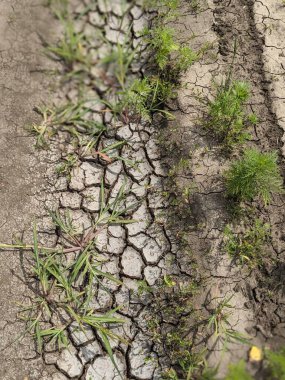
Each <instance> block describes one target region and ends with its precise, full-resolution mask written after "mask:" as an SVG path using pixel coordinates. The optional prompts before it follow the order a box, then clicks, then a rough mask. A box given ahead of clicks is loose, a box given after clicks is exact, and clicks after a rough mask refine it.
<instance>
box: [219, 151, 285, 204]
mask: <svg viewBox="0 0 285 380" xmlns="http://www.w3.org/2000/svg"><path fill="white" fill-rule="evenodd" d="M277 158H278V157H277V152H268V153H262V152H260V151H259V150H257V149H247V150H246V151H245V152H244V156H243V157H242V158H241V159H240V160H237V161H235V162H233V163H232V165H231V167H230V169H229V170H228V172H227V173H226V188H227V193H228V195H229V196H230V197H232V198H234V199H237V200H238V201H252V200H253V199H255V198H259V199H260V200H261V201H262V202H263V203H264V204H265V205H268V204H269V202H270V201H271V197H272V193H276V194H281V193H283V192H284V189H283V178H282V176H281V174H280V170H279V167H278V164H277Z"/></svg>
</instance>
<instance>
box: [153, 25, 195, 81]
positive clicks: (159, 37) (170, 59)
mask: <svg viewBox="0 0 285 380" xmlns="http://www.w3.org/2000/svg"><path fill="white" fill-rule="evenodd" d="M149 34H150V36H149V37H148V38H147V42H148V43H149V45H150V47H151V49H153V51H154V53H155V62H156V64H157V65H158V67H159V69H160V70H165V69H166V68H167V67H168V68H170V67H171V69H172V71H174V72H173V73H172V76H173V77H174V76H175V74H177V73H179V72H181V71H184V70H186V69H187V68H188V67H189V66H191V65H192V64H193V62H195V61H196V60H197V58H198V55H197V54H196V53H195V52H194V51H193V50H192V49H191V48H190V47H188V46H186V45H181V44H180V43H178V42H176V41H175V38H174V37H175V30H174V29H171V28H169V27H165V26H157V27H156V28H154V29H153V30H151V31H150V32H149Z"/></svg>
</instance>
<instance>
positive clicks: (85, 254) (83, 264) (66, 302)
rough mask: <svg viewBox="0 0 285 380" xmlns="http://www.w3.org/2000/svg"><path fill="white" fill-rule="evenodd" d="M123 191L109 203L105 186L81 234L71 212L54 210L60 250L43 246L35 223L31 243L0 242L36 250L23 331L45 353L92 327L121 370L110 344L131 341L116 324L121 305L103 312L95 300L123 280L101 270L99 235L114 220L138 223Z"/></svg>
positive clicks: (32, 261)
mask: <svg viewBox="0 0 285 380" xmlns="http://www.w3.org/2000/svg"><path fill="white" fill-rule="evenodd" d="M124 189H125V186H124V185H123V186H122V187H121V188H120V190H119V192H118V194H117V196H116V197H115V198H114V199H113V200H108V201H107V194H106V192H105V189H104V186H103V183H102V184H101V191H100V211H99V213H98V215H97V218H96V220H95V221H94V222H93V225H92V227H91V229H89V231H82V232H79V231H78V229H77V228H76V227H75V226H74V225H73V222H72V218H71V216H70V214H69V213H66V214H65V215H62V214H60V212H58V211H57V212H51V216H52V219H53V222H54V225H55V227H56V228H57V230H58V234H59V236H60V241H61V243H60V246H59V247H57V248H46V247H42V246H40V245H39V237H38V233H37V228H36V225H35V226H34V231H33V244H32V245H26V244H23V243H20V242H19V243H18V244H17V245H7V244H0V248H1V249H13V250H14V249H22V250H31V251H32V258H30V259H29V262H30V261H31V265H32V268H31V270H30V272H29V275H30V278H31V289H34V291H35V294H36V297H35V298H33V299H32V301H31V304H29V305H23V307H22V309H21V311H20V313H19V317H20V318H21V319H22V320H24V321H26V323H27V328H26V330H25V332H24V334H25V333H27V332H29V333H31V334H32V335H33V336H34V338H35V340H36V344H37V349H38V351H39V352H40V353H41V352H42V350H43V348H44V346H45V344H47V343H52V344H53V347H54V348H55V349H62V348H65V347H67V346H68V345H69V339H70V333H71V330H72V329H73V327H74V326H76V328H77V329H78V330H79V331H81V332H83V333H84V334H86V331H87V330H88V329H91V330H93V331H94V332H95V333H96V334H98V336H99V337H100V338H101V341H102V343H103V345H104V347H105V350H106V352H107V353H108V355H109V357H110V359H111V360H112V362H113V364H114V366H115V367H116V369H117V370H118V368H117V365H116V362H115V360H114V356H113V352H112V346H111V342H112V341H121V342H124V343H125V344H128V342H127V341H126V340H125V339H124V338H122V337H121V336H119V335H117V334H116V332H115V331H114V330H113V329H112V328H111V326H113V327H114V326H115V327H116V326H117V327H118V326H119V325H121V324H122V323H124V320H123V319H122V318H121V316H120V315H118V313H117V311H118V309H117V308H116V309H110V310H108V311H107V312H105V313H103V312H100V311H96V310H95V309H94V305H93V304H92V302H93V300H94V298H96V295H97V287H98V286H104V281H105V282H109V281H111V282H113V283H116V284H118V285H121V284H122V283H121V281H120V280H119V279H118V278H116V277H115V276H113V275H111V274H110V273H107V272H104V271H103V270H102V269H101V267H102V264H103V263H104V262H105V261H106V260H103V259H102V258H100V254H99V252H98V248H97V238H98V235H99V234H100V233H101V232H102V231H103V230H104V229H106V228H107V227H108V226H109V225H111V224H127V223H133V222H134V221H133V220H130V219H127V218H126V216H127V215H128V210H129V208H128V209H127V208H125V207H124V203H125V199H126V193H125V190H124ZM68 255H72V257H73V259H72V261H70V260H68V259H67V256H68ZM51 317H52V318H51ZM24 334H23V335H24ZM20 338H21V337H19V338H18V339H20Z"/></svg>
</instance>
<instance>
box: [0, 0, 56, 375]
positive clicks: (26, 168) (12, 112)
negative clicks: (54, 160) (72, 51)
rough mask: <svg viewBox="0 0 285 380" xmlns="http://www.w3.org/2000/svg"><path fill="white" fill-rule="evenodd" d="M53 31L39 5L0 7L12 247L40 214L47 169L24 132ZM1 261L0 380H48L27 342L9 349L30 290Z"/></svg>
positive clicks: (0, 81) (4, 167)
mask: <svg viewBox="0 0 285 380" xmlns="http://www.w3.org/2000/svg"><path fill="white" fill-rule="evenodd" d="M51 25H53V19H51V16H50V15H49V13H48V11H47V9H45V8H43V7H42V6H41V5H40V1H34V0H21V1H18V0H4V1H1V2H0V35H1V38H0V98H1V102H0V205H1V207H0V226H1V229H0V240H1V242H11V241H12V238H13V235H14V234H16V233H19V232H21V231H23V230H24V229H27V228H29V227H30V226H31V224H32V221H33V218H34V217H35V216H36V215H38V214H39V213H40V212H41V207H40V204H39V203H38V202H36V198H35V194H36V192H37V191H39V189H41V188H44V187H45V186H46V184H45V182H44V178H43V173H44V171H45V170H46V168H45V166H44V165H42V164H41V163H40V162H39V159H37V158H36V157H35V153H34V150H33V144H34V139H33V138H31V137H28V136H27V135H28V134H27V132H26V131H25V130H24V126H26V125H29V124H31V123H32V122H34V121H35V117H36V115H35V112H34V111H33V107H34V106H35V105H36V104H39V102H40V101H41V100H42V101H43V100H44V99H46V98H47V96H48V95H47V91H46V90H47V88H48V77H47V76H46V75H45V74H44V73H43V72H42V70H43V69H47V68H48V65H49V66H50V63H49V62H48V59H47V58H46V57H45V56H44V55H43V54H42V53H41V50H42V45H41V42H40V38H39V35H40V34H41V35H42V37H44V38H45V37H47V33H49V31H50V28H49V27H50V26H51ZM47 26H49V27H47ZM0 255H1V261H0V326H1V341H0V347H1V355H0V378H1V380H6V379H7V380H8V379H9V380H12V379H13V380H23V379H29V380H32V379H34V380H36V379H37V380H38V379H44V378H46V377H45V373H46V371H45V369H44V365H43V363H42V361H41V358H37V356H36V353H35V351H34V349H33V343H32V342H31V341H30V340H29V339H25V340H23V341H21V342H19V341H17V342H16V343H15V344H12V345H9V343H10V342H12V341H14V340H15V339H17V337H19V336H20V335H21V334H22V332H23V328H24V326H23V325H22V324H21V323H19V322H16V314H17V310H18V306H17V303H19V302H22V301H23V296H24V295H27V289H26V286H25V285H24V283H23V281H22V269H21V261H20V256H19V254H18V253H16V252H1V253H0ZM7 345H9V347H8V348H7V347H6V346H7ZM47 378H50V377H47Z"/></svg>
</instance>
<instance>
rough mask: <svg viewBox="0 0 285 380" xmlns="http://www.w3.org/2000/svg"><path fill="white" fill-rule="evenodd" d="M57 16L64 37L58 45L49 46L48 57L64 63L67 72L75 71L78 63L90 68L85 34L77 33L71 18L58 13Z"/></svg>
mask: <svg viewBox="0 0 285 380" xmlns="http://www.w3.org/2000/svg"><path fill="white" fill-rule="evenodd" d="M57 16H58V18H59V20H60V21H61V24H62V26H63V29H64V31H63V37H62V39H61V40H60V41H59V42H58V43H57V44H56V45H49V46H47V48H46V51H47V53H48V55H50V56H51V57H52V58H53V59H56V60H59V61H61V62H63V64H64V65H65V67H66V70H67V71H73V69H74V65H75V64H76V63H80V64H83V65H85V66H86V67H89V66H90V57H89V56H88V54H87V53H86V51H85V49H84V47H83V46H84V44H85V36H84V34H83V33H77V32H76V30H75V26H74V23H73V21H72V20H71V19H70V17H69V16H66V17H63V15H62V14H61V13H58V14H57Z"/></svg>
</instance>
